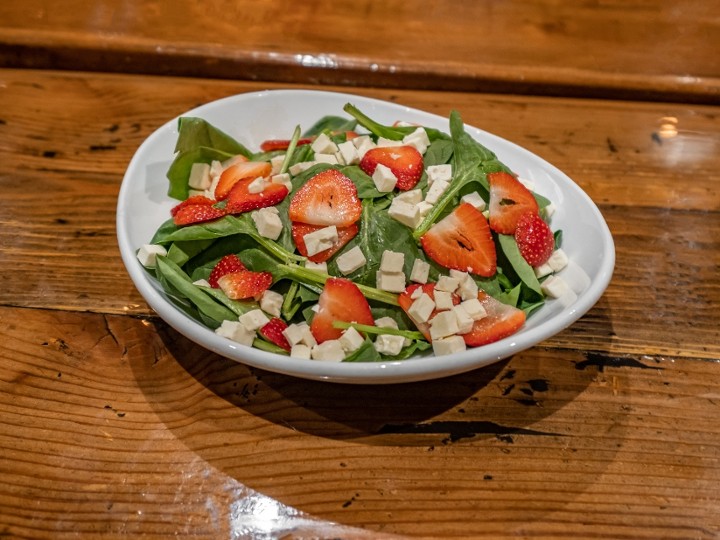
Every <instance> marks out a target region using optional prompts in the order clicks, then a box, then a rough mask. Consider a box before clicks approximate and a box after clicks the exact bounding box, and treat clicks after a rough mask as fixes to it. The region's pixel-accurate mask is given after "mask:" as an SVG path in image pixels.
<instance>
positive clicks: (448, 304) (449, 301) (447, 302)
mask: <svg viewBox="0 0 720 540" xmlns="http://www.w3.org/2000/svg"><path fill="white" fill-rule="evenodd" d="M433 296H434V297H435V308H436V309H438V310H447V309H452V307H453V296H452V293H449V292H447V291H438V290H437V289H436V290H435V292H434V295H433Z"/></svg>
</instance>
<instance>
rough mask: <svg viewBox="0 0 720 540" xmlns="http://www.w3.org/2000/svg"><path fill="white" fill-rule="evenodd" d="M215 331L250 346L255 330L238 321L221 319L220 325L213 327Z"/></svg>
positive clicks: (219, 334)
mask: <svg viewBox="0 0 720 540" xmlns="http://www.w3.org/2000/svg"><path fill="white" fill-rule="evenodd" d="M215 333H216V334H217V335H218V336H222V337H226V338H228V339H231V340H233V341H236V342H237V343H241V344H243V345H248V346H252V344H253V340H254V339H255V332H254V331H253V330H250V329H248V328H247V327H246V326H245V325H244V324H242V323H240V322H239V321H223V322H222V324H221V325H220V327H219V328H216V329H215Z"/></svg>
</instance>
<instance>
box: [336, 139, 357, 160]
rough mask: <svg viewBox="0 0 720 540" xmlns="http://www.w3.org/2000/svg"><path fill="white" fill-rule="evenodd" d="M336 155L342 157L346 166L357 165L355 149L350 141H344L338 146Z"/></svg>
mask: <svg viewBox="0 0 720 540" xmlns="http://www.w3.org/2000/svg"><path fill="white" fill-rule="evenodd" d="M338 153H339V154H340V155H341V156H342V159H343V161H344V162H345V164H346V165H357V164H358V163H359V162H360V156H359V155H358V151H357V148H356V147H355V145H354V144H353V142H352V141H345V142H342V143H340V144H338Z"/></svg>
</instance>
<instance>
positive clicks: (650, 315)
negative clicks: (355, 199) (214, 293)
mask: <svg viewBox="0 0 720 540" xmlns="http://www.w3.org/2000/svg"><path fill="white" fill-rule="evenodd" d="M273 87H275V86H274V85H273V84H270V83H262V84H259V83H243V82H223V81H210V80H198V79H180V78H163V77H149V76H137V75H134V76H130V75H128V76H122V75H100V74H80V73H68V72H48V71H31V70H20V71H13V70H0V187H1V188H2V193H3V196H2V197H0V276H1V279H2V287H0V477H2V479H3V481H2V482H0V534H1V535H3V536H4V537H8V538H53V539H55V538H76V537H78V536H80V537H105V538H116V537H120V536H127V535H134V536H141V537H142V536H144V537H148V538H150V537H152V538H155V537H158V538H161V537H172V536H176V535H187V536H191V537H198V538H253V537H262V533H268V534H270V535H274V536H269V537H272V538H280V537H286V538H308V537H310V538H314V537H320V538H386V537H387V538H409V537H424V538H478V537H485V538H503V537H505V538H517V537H522V538H535V537H536V538H558V537H564V538H653V539H654V538H713V537H716V536H717V535H718V534H720V513H719V512H718V510H717V509H718V503H720V488H719V487H718V486H719V485H720V461H719V460H720V428H719V427H718V422H717V416H718V407H719V404H720V330H719V328H720V324H719V323H720V317H719V316H718V306H719V305H720V281H719V278H718V268H719V267H720V193H719V190H718V186H719V185H720V176H719V175H720V173H719V172H718V171H719V170H720V167H718V164H719V160H718V155H719V152H718V151H719V150H720V129H718V125H719V124H718V122H719V119H718V118H719V117H718V115H719V114H720V108H718V107H712V106H690V105H684V104H648V103H644V104H643V103H637V102H621V101H600V100H598V101H593V100H574V99H559V98H527V97H509V96H500V95H492V94H475V93H443V92H434V91H396V90H381V89H365V88H358V89H355V91H356V92H357V93H359V94H362V95H368V96H373V97H378V98H382V99H388V100H392V101H395V102H397V103H402V104H404V105H408V106H411V107H418V108H421V109H424V110H427V111H430V112H433V113H437V114H441V115H447V114H448V112H449V111H450V110H451V109H457V110H460V111H462V113H463V117H464V119H465V121H466V122H467V123H469V124H472V125H475V126H478V127H481V128H484V129H487V130H489V131H492V132H494V133H496V134H498V135H500V136H503V137H505V138H507V139H510V140H512V141H514V142H516V143H518V144H521V145H522V146H525V147H527V148H528V149H530V150H531V151H533V152H535V153H537V154H539V155H540V156H541V157H544V158H546V159H547V160H549V161H550V162H551V163H553V164H555V165H557V166H558V167H560V168H561V169H562V170H564V171H565V172H566V173H567V174H569V175H570V176H571V177H572V178H573V179H574V180H575V181H576V182H577V183H578V184H579V185H580V186H581V187H582V188H583V189H584V190H585V191H586V192H587V193H588V194H589V195H590V196H591V197H592V198H593V199H594V200H595V201H596V203H597V204H598V205H599V207H600V209H601V211H602V212H603V215H604V216H605V218H606V220H607V222H608V224H609V226H610V229H611V231H612V233H613V236H614V240H615V243H616V250H617V263H616V270H615V274H614V277H613V280H612V282H611V284H610V286H609V288H608V290H607V292H606V293H605V294H604V295H603V297H602V298H601V299H600V301H599V302H598V303H597V305H596V306H595V307H594V308H593V309H592V310H591V311H590V312H589V313H588V314H587V315H586V316H584V317H583V318H582V319H580V321H578V322H577V323H576V324H574V325H573V326H571V327H570V328H568V329H567V330H565V331H563V332H562V333H560V334H558V335H557V336H555V337H553V338H551V339H549V340H547V341H545V342H543V343H541V344H540V345H539V346H537V347H534V348H532V349H530V350H528V351H525V352H523V353H521V354H517V355H515V356H514V357H512V358H510V359H508V360H505V361H503V362H500V363H497V364H495V365H493V366H490V367H488V368H486V369H482V370H478V371H475V372H472V373H468V374H465V375H461V376H456V377H451V378H448V379H444V380H438V381H430V382H424V383H413V384H407V385H393V386H390V387H373V386H357V387H355V386H352V387H348V386H344V385H331V384H323V383H316V382H308V381H303V380H299V379H295V378H292V377H287V376H282V375H277V374H272V373H268V372H263V371H261V370H256V369H250V368H247V367H245V366H243V365H241V364H237V363H234V362H232V361H229V360H226V359H223V358H221V357H219V356H217V355H215V354H213V353H210V352H208V351H206V350H204V349H202V348H200V347H198V346H196V345H194V344H192V343H191V342H189V341H188V340H187V339H186V338H184V337H183V336H181V335H179V334H178V333H177V332H175V331H174V330H172V329H171V328H169V327H168V326H167V325H166V324H164V323H163V322H162V321H161V320H159V319H158V318H157V317H156V316H155V315H154V314H153V313H152V311H151V310H150V309H149V308H148V306H147V305H146V304H145V303H144V301H143V300H142V298H141V297H140V296H139V294H138V293H137V291H136V290H135V288H134V287H133V285H132V283H131V282H130V279H129V278H128V276H127V274H126V272H125V269H124V267H123V265H122V262H121V260H120V257H119V252H118V248H117V244H116V240H115V204H116V198H117V193H118V189H119V187H120V182H121V180H122V175H123V173H124V171H125V168H126V166H127V164H128V162H129V160H130V158H131V157H132V155H133V153H134V152H135V151H136V149H137V147H138V146H139V144H140V143H141V142H142V141H143V140H144V139H145V138H146V137H147V136H148V135H150V134H151V133H152V132H153V130H154V129H156V128H157V127H159V126H160V125H161V124H163V123H164V122H166V121H167V120H168V119H170V118H173V117H175V116H176V115H178V114H181V113H182V112H184V111H186V110H188V109H190V108H192V107H194V106H196V105H198V104H201V103H204V102H207V101H210V100H213V99H216V98H220V97H223V96H227V95H231V94H235V93H240V92H246V91H254V90H259V89H263V88H273ZM331 89H333V88H331ZM335 89H337V88H335ZM673 133H674V136H672V137H670V136H669V135H670V134H673ZM283 535H285V536H283Z"/></svg>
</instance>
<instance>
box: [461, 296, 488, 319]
mask: <svg viewBox="0 0 720 540" xmlns="http://www.w3.org/2000/svg"><path fill="white" fill-rule="evenodd" d="M459 305H461V306H462V307H463V309H464V310H465V312H466V313H467V314H468V315H469V316H470V318H471V319H472V320H473V321H479V320H480V319H482V318H484V317H487V312H486V311H485V308H484V307H483V305H482V303H481V302H480V300H478V299H477V298H471V299H470V300H465V301H464V302H460V304H459Z"/></svg>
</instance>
